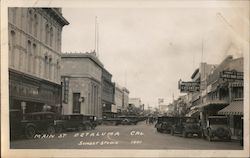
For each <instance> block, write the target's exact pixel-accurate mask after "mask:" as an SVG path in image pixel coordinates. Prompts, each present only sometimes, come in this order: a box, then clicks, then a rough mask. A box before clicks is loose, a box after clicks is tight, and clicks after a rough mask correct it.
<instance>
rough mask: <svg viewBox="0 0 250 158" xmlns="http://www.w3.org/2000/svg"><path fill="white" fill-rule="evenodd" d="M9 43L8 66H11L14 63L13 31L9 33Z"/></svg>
mask: <svg viewBox="0 0 250 158" xmlns="http://www.w3.org/2000/svg"><path fill="white" fill-rule="evenodd" d="M10 35H11V37H10V43H9V50H10V64H11V66H13V65H14V61H15V51H14V46H15V43H16V33H15V31H13V30H12V31H11V32H10Z"/></svg>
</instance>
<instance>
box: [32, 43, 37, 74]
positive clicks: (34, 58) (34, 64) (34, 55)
mask: <svg viewBox="0 0 250 158" xmlns="http://www.w3.org/2000/svg"><path fill="white" fill-rule="evenodd" d="M36 58H37V52H36V44H33V73H34V74H36V63H37V59H36Z"/></svg>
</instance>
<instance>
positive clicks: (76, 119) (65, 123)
mask: <svg viewBox="0 0 250 158" xmlns="http://www.w3.org/2000/svg"><path fill="white" fill-rule="evenodd" d="M91 118H92V116H84V115H82V114H70V115H62V116H61V117H60V119H57V120H55V126H56V131H57V132H58V133H61V132H63V131H68V130H78V131H82V130H89V129H93V128H94V127H95V126H94V125H92V123H91V121H90V119H91Z"/></svg>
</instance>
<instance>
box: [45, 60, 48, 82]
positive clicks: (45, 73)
mask: <svg viewBox="0 0 250 158" xmlns="http://www.w3.org/2000/svg"><path fill="white" fill-rule="evenodd" d="M47 62H48V56H47V55H45V57H44V77H45V78H47V73H48V72H47Z"/></svg>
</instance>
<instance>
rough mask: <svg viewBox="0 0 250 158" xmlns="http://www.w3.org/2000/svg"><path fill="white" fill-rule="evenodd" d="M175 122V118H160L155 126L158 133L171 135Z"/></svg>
mask: <svg viewBox="0 0 250 158" xmlns="http://www.w3.org/2000/svg"><path fill="white" fill-rule="evenodd" d="M174 121H175V117H170V116H162V117H158V119H157V122H156V124H155V128H156V129H157V132H166V133H170V131H171V127H172V125H173V124H174Z"/></svg>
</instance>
